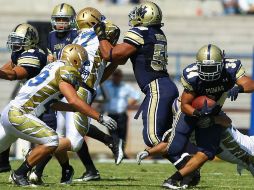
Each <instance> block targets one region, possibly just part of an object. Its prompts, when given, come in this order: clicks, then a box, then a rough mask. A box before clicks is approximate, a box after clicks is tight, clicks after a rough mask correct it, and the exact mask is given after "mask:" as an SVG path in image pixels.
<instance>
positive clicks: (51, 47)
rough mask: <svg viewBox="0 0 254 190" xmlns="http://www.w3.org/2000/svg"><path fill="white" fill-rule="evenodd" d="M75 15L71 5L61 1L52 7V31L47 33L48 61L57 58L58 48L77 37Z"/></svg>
mask: <svg viewBox="0 0 254 190" xmlns="http://www.w3.org/2000/svg"><path fill="white" fill-rule="evenodd" d="M75 16H76V12H75V10H74V8H73V7H72V6H71V5H68V4H66V3H61V4H59V5H57V6H55V7H54V9H53V12H52V15H51V25H52V29H53V31H52V32H50V33H49V35H48V62H53V61H55V60H57V59H58V58H59V57H58V56H59V52H60V50H61V49H62V48H63V47H64V46H65V45H67V44H70V43H72V41H73V40H74V39H75V38H76V37H77V35H78V34H77V30H76V28H75Z"/></svg>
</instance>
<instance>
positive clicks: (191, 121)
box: [168, 112, 224, 160]
mask: <svg viewBox="0 0 254 190" xmlns="http://www.w3.org/2000/svg"><path fill="white" fill-rule="evenodd" d="M196 122H197V118H194V117H189V116H187V115H185V114H184V113H181V112H180V113H178V114H177V116H176V120H175V121H174V124H173V129H172V134H171V137H170V138H169V141H168V156H169V157H175V156H178V155H181V154H182V153H183V152H184V151H185V148H186V145H187V143H189V137H190V135H191V133H192V132H193V131H194V130H195V140H196V143H197V148H198V151H200V152H203V153H204V154H206V155H207V156H208V158H209V159H210V160H211V159H213V158H214V156H215V155H216V153H217V150H218V148H219V144H220V138H221V133H222V131H223V130H224V129H223V127H221V126H219V125H214V126H212V127H208V128H199V127H197V126H196Z"/></svg>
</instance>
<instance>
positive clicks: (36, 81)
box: [28, 70, 49, 86]
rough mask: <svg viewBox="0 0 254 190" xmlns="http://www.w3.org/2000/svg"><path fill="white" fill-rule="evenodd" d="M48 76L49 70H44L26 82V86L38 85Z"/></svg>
mask: <svg viewBox="0 0 254 190" xmlns="http://www.w3.org/2000/svg"><path fill="white" fill-rule="evenodd" d="M48 76H49V71H48V70H45V71H43V72H41V73H40V74H39V75H37V76H36V77H35V78H33V79H32V80H30V81H29V82H28V86H38V85H39V84H41V83H42V82H43V81H45V80H46V78H47V77H48Z"/></svg>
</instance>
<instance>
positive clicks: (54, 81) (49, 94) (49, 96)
mask: <svg viewBox="0 0 254 190" xmlns="http://www.w3.org/2000/svg"><path fill="white" fill-rule="evenodd" d="M61 80H64V81H66V82H68V83H70V84H72V85H73V86H74V87H75V88H76V89H77V88H78V86H79V84H80V81H81V78H80V74H79V73H78V71H77V70H76V69H75V68H74V67H72V66H70V65H68V64H66V63H64V62H62V61H56V62H53V63H51V64H48V65H47V66H45V67H44V68H43V69H42V70H41V72H40V73H39V74H38V75H37V76H36V77H34V78H31V79H30V80H28V81H27V82H26V83H25V84H24V85H23V86H22V88H21V89H20V91H19V93H18V95H17V96H16V98H15V99H14V100H12V101H11V102H10V104H11V105H12V106H14V107H16V108H19V109H21V110H23V111H24V112H25V113H32V114H33V115H36V116H40V115H41V114H42V113H43V112H44V111H45V110H47V109H48V108H49V106H50V105H51V104H52V103H54V102H56V101H58V100H60V99H61V98H62V97H63V96H62V95H61V93H60V91H59V82H60V81H61Z"/></svg>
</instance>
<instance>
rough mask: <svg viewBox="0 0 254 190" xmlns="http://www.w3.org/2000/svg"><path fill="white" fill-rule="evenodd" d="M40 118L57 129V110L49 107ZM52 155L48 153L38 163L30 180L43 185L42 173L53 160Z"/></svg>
mask: <svg viewBox="0 0 254 190" xmlns="http://www.w3.org/2000/svg"><path fill="white" fill-rule="evenodd" d="M40 119H41V120H42V121H43V122H45V123H46V124H47V126H49V127H50V128H51V129H53V130H56V127H57V119H56V111H55V110H52V109H49V110H47V112H45V113H44V114H43V115H42V116H41V117H40ZM51 158H52V155H48V156H47V157H45V158H44V159H43V160H42V161H41V162H40V163H38V164H37V165H36V166H35V168H34V170H33V172H31V173H30V174H29V181H30V182H31V183H33V184H35V185H42V184H43V181H42V174H43V170H44V168H45V167H46V165H47V164H48V162H49V161H50V160H51Z"/></svg>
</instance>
